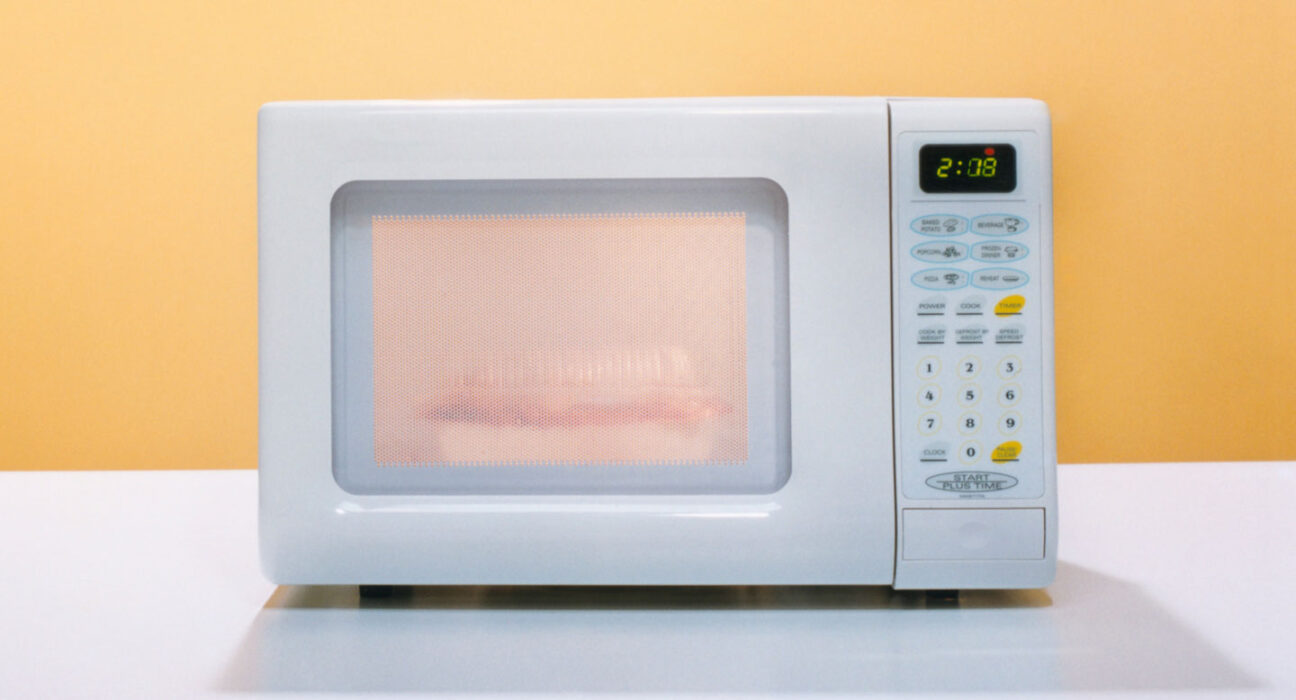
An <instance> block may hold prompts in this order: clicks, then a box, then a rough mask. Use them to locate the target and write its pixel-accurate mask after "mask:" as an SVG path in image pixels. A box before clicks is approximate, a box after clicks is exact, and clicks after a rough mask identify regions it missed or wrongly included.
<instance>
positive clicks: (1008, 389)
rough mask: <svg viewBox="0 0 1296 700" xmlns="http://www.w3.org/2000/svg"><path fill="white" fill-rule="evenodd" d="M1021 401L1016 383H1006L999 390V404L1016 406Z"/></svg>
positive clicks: (1019, 390)
mask: <svg viewBox="0 0 1296 700" xmlns="http://www.w3.org/2000/svg"><path fill="white" fill-rule="evenodd" d="M1018 401H1021V387H1020V386H1019V385H1017V384H1008V385H1006V386H1004V388H1002V389H1000V390H999V405H1000V406H1003V407H1005V408H1007V407H1009V406H1016V405H1017V402H1018Z"/></svg>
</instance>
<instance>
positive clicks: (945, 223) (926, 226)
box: [909, 214, 968, 236]
mask: <svg viewBox="0 0 1296 700" xmlns="http://www.w3.org/2000/svg"><path fill="white" fill-rule="evenodd" d="M967 225H968V222H967V219H965V218H963V217H961V216H956V215H954V214H928V215H926V216H920V217H918V218H917V219H914V220H913V221H912V222H910V223H909V228H911V229H913V231H914V232H915V233H921V234H922V235H924V236H957V235H959V234H960V233H963V232H964V231H967Z"/></svg>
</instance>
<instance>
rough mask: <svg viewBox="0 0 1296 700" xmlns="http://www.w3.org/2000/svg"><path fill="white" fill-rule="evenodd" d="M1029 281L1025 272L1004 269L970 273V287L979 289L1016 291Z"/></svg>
mask: <svg viewBox="0 0 1296 700" xmlns="http://www.w3.org/2000/svg"><path fill="white" fill-rule="evenodd" d="M919 274H921V273H919ZM915 276H916V275H915ZM1029 281H1030V277H1028V276H1027V275H1026V273H1025V272H1019V271H1017V270H1009V269H1006V268H991V269H989V270H977V271H976V272H974V273H972V286H973V287H980V288H981V289H1016V288H1017V287H1020V286H1022V285H1023V284H1026V283H1027V282H1029ZM919 286H921V285H919ZM928 289H935V287H929V288H928Z"/></svg>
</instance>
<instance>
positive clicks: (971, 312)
mask: <svg viewBox="0 0 1296 700" xmlns="http://www.w3.org/2000/svg"><path fill="white" fill-rule="evenodd" d="M985 305H986V298H985V297H983V296H981V295H980V294H976V295H974V296H970V297H968V298H966V299H964V300H963V301H960V302H959V305H958V306H957V307H956V308H955V309H954V314H955V315H957V316H980V315H982V314H984V313H985Z"/></svg>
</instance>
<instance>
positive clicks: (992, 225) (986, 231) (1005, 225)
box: [972, 214, 1030, 236]
mask: <svg viewBox="0 0 1296 700" xmlns="http://www.w3.org/2000/svg"><path fill="white" fill-rule="evenodd" d="M1028 228H1030V223H1029V222H1027V221H1026V220H1025V219H1023V218H1021V217H1020V216H1015V215H1013V214H982V215H981V216H978V217H976V218H974V219H972V232H973V233H979V234H981V235H983V236H1012V235H1014V234H1018V233H1021V232H1022V231H1025V230H1026V229H1028Z"/></svg>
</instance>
